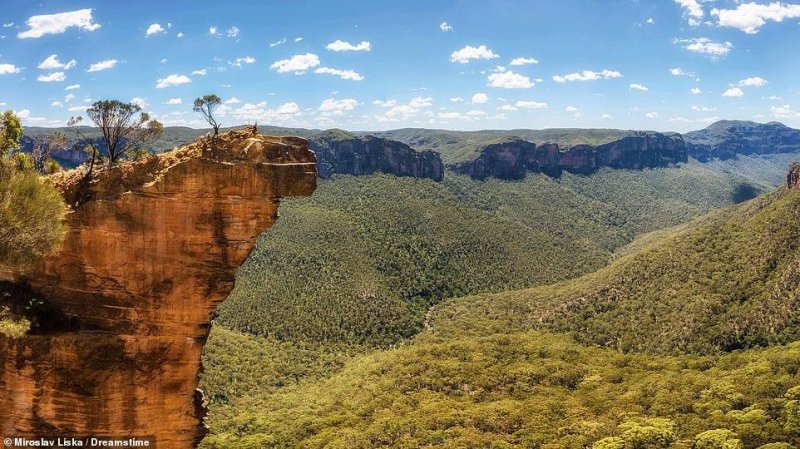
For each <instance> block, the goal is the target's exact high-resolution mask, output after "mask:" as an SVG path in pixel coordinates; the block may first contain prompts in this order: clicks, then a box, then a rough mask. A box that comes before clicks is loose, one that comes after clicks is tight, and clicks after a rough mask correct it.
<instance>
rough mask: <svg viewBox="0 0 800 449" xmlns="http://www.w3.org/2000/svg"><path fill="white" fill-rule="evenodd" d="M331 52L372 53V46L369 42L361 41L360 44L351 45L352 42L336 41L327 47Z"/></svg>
mask: <svg viewBox="0 0 800 449" xmlns="http://www.w3.org/2000/svg"><path fill="white" fill-rule="evenodd" d="M325 48H327V49H328V50H330V51H370V50H371V49H372V44H370V43H369V42H367V41H361V42H359V43H358V44H355V45H353V44H351V43H350V42H345V41H340V40H338V39H337V40H335V41H333V42H331V43H330V44H328V45H326V46H325Z"/></svg>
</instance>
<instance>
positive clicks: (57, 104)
mask: <svg viewBox="0 0 800 449" xmlns="http://www.w3.org/2000/svg"><path fill="white" fill-rule="evenodd" d="M50 106H52V107H54V108H60V107H63V106H64V104H63V103H61V102H60V101H54V102H52V103H50Z"/></svg>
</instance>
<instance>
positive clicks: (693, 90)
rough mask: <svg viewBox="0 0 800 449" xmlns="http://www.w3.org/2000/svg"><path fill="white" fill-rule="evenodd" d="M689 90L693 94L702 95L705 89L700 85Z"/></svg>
mask: <svg viewBox="0 0 800 449" xmlns="http://www.w3.org/2000/svg"><path fill="white" fill-rule="evenodd" d="M689 92H691V93H692V95H700V94H702V93H703V91H702V90H701V89H700V88H699V87H693V88H691V89H689Z"/></svg>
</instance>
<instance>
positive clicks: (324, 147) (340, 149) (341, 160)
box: [310, 130, 444, 181]
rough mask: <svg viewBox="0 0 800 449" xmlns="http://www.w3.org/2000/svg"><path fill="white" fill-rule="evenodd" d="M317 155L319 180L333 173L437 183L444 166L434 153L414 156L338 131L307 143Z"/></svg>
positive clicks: (404, 148)
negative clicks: (381, 176)
mask: <svg viewBox="0 0 800 449" xmlns="http://www.w3.org/2000/svg"><path fill="white" fill-rule="evenodd" d="M310 147H311V149H312V150H313V151H314V153H316V155H317V167H318V169H319V176H320V177H321V178H329V177H331V175H333V174H334V173H341V174H351V175H367V174H372V173H375V172H383V173H390V174H393V175H398V176H413V177H415V178H430V179H433V180H434V181H441V180H442V177H443V176H444V165H443V164H442V160H441V158H440V157H439V154H438V153H435V152H433V151H420V152H417V151H415V150H414V149H413V148H411V147H410V146H408V145H406V144H404V143H402V142H398V141H395V140H389V139H382V138H380V137H374V136H362V137H356V136H354V135H352V134H349V133H347V132H345V131H341V130H329V131H324V132H322V133H319V134H317V135H315V136H314V137H312V138H311V139H310Z"/></svg>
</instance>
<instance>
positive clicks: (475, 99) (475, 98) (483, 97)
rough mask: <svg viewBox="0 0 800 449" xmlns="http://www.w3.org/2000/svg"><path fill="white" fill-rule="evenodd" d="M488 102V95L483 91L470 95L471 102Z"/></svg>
mask: <svg viewBox="0 0 800 449" xmlns="http://www.w3.org/2000/svg"><path fill="white" fill-rule="evenodd" d="M488 102H489V96H488V95H486V94H484V93H477V94H475V95H473V96H472V104H486V103H488Z"/></svg>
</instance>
